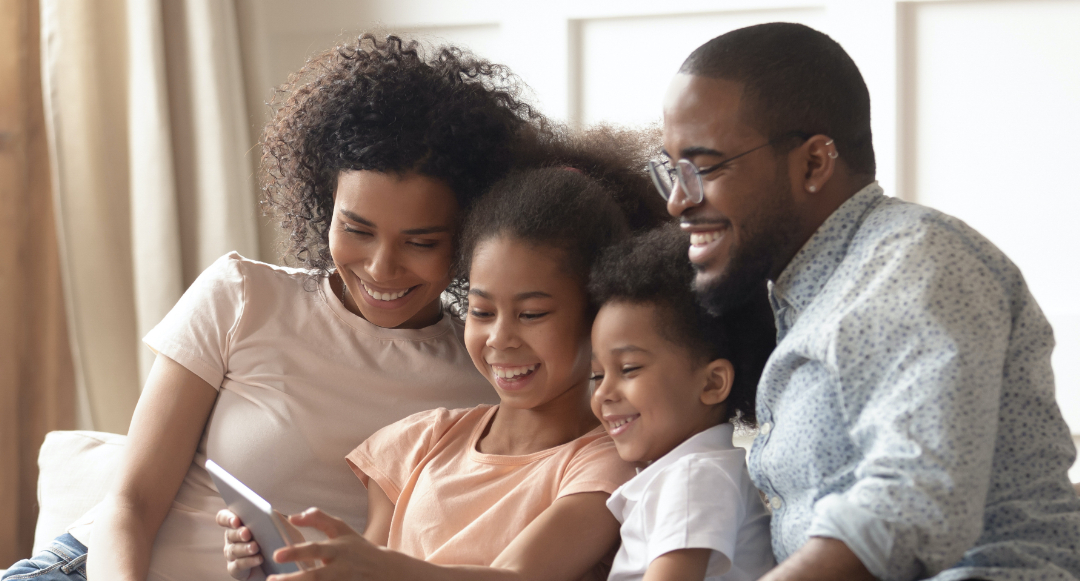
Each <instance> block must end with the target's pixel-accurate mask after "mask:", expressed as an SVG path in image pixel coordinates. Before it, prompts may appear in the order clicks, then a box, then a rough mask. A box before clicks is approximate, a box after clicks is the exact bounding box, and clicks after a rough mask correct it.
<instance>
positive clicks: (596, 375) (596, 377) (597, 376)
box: [589, 373, 604, 381]
mask: <svg viewBox="0 0 1080 581" xmlns="http://www.w3.org/2000/svg"><path fill="white" fill-rule="evenodd" d="M589 380H590V381H604V374H603V373H594V374H592V375H590V376H589Z"/></svg>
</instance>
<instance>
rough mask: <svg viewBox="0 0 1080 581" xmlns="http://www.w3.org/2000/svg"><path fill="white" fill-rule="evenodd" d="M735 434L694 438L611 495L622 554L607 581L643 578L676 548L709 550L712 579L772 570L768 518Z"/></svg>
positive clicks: (726, 430)
mask: <svg viewBox="0 0 1080 581" xmlns="http://www.w3.org/2000/svg"><path fill="white" fill-rule="evenodd" d="M733 432H734V426H732V425H731V424H727V423H725V424H720V425H718V426H715V427H712V428H709V429H708V430H705V431H704V432H701V433H699V434H696V435H694V436H693V437H691V438H690V439H688V440H686V441H685V442H683V443H682V444H679V445H678V446H676V447H675V449H674V450H672V451H670V452H668V453H667V454H666V455H664V456H663V457H662V458H660V459H659V460H657V461H655V462H653V463H652V464H650V465H649V466H648V467H647V468H645V469H644V470H642V471H640V472H639V473H638V475H637V476H635V477H634V478H632V479H631V480H630V481H629V482H627V483H626V484H624V485H622V486H620V487H619V488H618V489H617V490H616V491H615V492H614V493H612V495H611V498H609V499H608V501H607V506H608V509H609V510H611V512H612V513H613V514H614V515H615V518H616V519H618V520H619V522H620V523H622V528H621V529H620V531H619V532H620V534H621V535H622V547H620V548H619V553H618V554H617V555H616V556H615V563H614V564H613V565H612V567H611V574H610V575H609V576H608V581H628V580H632V579H635V580H636V579H642V578H643V577H644V576H645V571H646V570H647V569H648V568H649V564H650V563H652V562H653V560H655V559H656V558H657V557H659V556H661V555H663V554H665V553H670V552H671V551H677V550H679V549H712V551H713V553H712V556H711V557H710V558H709V566H708V570H707V571H706V574H705V578H706V579H708V580H721V579H722V580H724V581H744V580H752V579H757V578H758V577H761V576H762V575H764V574H765V572H767V571H768V570H769V569H771V568H772V567H773V565H775V563H776V561H775V560H774V559H773V555H772V549H771V545H770V542H769V513H768V511H767V510H766V509H765V505H764V504H763V503H762V502H761V497H760V496H759V495H758V491H757V489H756V488H754V484H753V483H752V482H751V481H750V474H749V473H748V472H747V469H746V452H745V451H744V450H742V449H741V448H736V447H735V446H734V445H733V444H732V443H731V436H732V433H733Z"/></svg>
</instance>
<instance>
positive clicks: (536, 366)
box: [465, 236, 591, 409]
mask: <svg viewBox="0 0 1080 581" xmlns="http://www.w3.org/2000/svg"><path fill="white" fill-rule="evenodd" d="M561 254H562V253H561V251H559V250H555V249H552V248H548V247H537V246H533V245H531V244H528V243H525V242H521V241H518V240H514V239H511V238H508V237H505V236H500V237H496V238H492V239H489V240H486V241H484V242H481V243H480V244H478V245H477V247H476V250H475V252H474V253H473V259H472V268H471V269H470V271H469V314H468V318H467V319H466V320H465V347H466V348H467V349H468V350H469V355H470V356H472V360H473V363H474V364H475V365H476V368H477V369H478V370H480V373H482V374H483V375H484V376H485V377H487V379H488V381H490V382H491V384H492V385H493V386H495V390H496V391H498V392H499V397H500V398H501V400H502V403H503V405H507V406H512V407H515V408H519V409H536V408H538V407H541V406H544V405H545V404H547V403H549V402H552V401H554V400H556V399H558V398H560V396H563V395H564V394H569V393H571V392H576V391H577V389H575V388H580V389H585V388H587V387H588V383H589V371H590V363H589V360H590V353H591V350H590V348H589V325H588V322H587V321H586V320H585V317H586V308H587V305H586V297H585V291H584V289H583V288H582V285H581V282H580V281H578V280H577V279H575V278H574V277H572V276H570V275H569V274H567V273H566V272H565V269H564V268H563V266H562V264H560V261H559V258H560V257H561Z"/></svg>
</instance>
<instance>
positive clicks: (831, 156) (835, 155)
mask: <svg viewBox="0 0 1080 581" xmlns="http://www.w3.org/2000/svg"><path fill="white" fill-rule="evenodd" d="M838 157H840V154H839V153H836V152H835V151H830V152H829V159H836V158H838Z"/></svg>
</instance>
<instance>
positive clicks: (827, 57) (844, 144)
mask: <svg viewBox="0 0 1080 581" xmlns="http://www.w3.org/2000/svg"><path fill="white" fill-rule="evenodd" d="M679 72H680V73H688V74H691V75H697V76H703V77H710V78H718V79H725V80H730V81H735V82H739V83H742V84H743V87H744V89H743V97H744V99H745V101H744V102H745V103H746V104H747V107H748V110H747V111H746V114H747V118H746V119H745V121H746V122H747V123H748V124H750V125H751V126H753V127H755V128H756V129H758V130H759V131H761V132H762V133H764V134H765V135H766V136H767V137H768V138H769V139H777V138H779V137H782V136H783V135H784V134H785V133H788V132H792V131H801V132H805V133H809V134H811V135H817V134H822V135H828V136H829V137H831V138H833V139H834V140H835V141H836V148H837V151H839V152H840V155H841V156H842V158H843V159H844V160H845V161H846V162H847V164H848V167H850V168H851V170H852V171H853V172H854V173H856V174H869V175H873V174H874V172H875V169H876V163H875V161H874V144H873V139H872V137H871V133H870V93H869V91H867V89H866V83H865V82H863V78H862V75H861V74H859V68H858V67H856V66H855V62H854V61H852V60H851V57H850V56H848V54H847V53H846V52H844V49H843V48H841V47H840V45H839V44H837V42H836V41H835V40H833V39H831V38H829V36H828V35H826V34H823V33H821V32H818V31H817V30H814V29H813V28H810V27H808V26H804V25H802V24H793V23H789V22H771V23H769V24H759V25H756V26H748V27H746V28H740V29H738V30H733V31H731V32H729V33H727V34H723V35H720V36H718V37H716V38H714V39H712V40H710V41H709V42H706V43H705V44H703V45H701V46H699V47H698V48H697V49H696V50H695V51H694V52H693V53H691V54H690V56H689V57H687V58H686V61H685V62H683V64H682V67H681V68H680V69H679Z"/></svg>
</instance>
